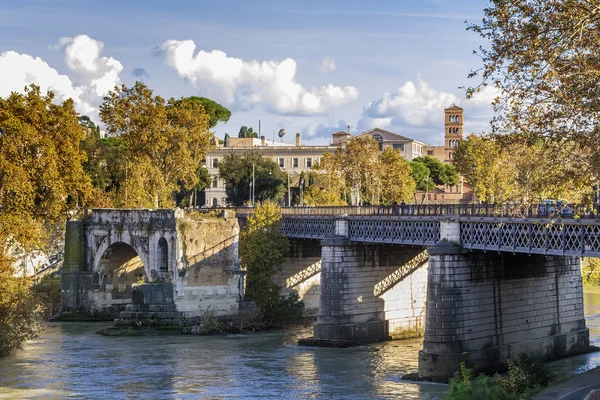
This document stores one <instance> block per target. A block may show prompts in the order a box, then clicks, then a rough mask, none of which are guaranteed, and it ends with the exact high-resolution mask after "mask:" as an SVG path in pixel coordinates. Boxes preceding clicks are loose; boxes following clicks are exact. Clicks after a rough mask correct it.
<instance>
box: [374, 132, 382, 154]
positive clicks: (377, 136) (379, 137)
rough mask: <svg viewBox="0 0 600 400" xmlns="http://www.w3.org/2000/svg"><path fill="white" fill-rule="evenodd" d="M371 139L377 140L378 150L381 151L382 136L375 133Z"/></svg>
mask: <svg viewBox="0 0 600 400" xmlns="http://www.w3.org/2000/svg"><path fill="white" fill-rule="evenodd" d="M373 139H375V140H377V142H378V143H379V151H383V137H382V136H381V135H378V134H375V135H373Z"/></svg>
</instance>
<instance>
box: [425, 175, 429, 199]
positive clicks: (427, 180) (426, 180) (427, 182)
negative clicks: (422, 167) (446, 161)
mask: <svg viewBox="0 0 600 400" xmlns="http://www.w3.org/2000/svg"><path fill="white" fill-rule="evenodd" d="M428 200H429V175H427V178H425V201H426V202H427V204H429V202H428Z"/></svg>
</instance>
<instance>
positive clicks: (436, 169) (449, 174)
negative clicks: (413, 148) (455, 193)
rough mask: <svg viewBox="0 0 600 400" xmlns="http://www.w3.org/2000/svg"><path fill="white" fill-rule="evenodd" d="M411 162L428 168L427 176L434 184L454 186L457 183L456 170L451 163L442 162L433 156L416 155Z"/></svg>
mask: <svg viewBox="0 0 600 400" xmlns="http://www.w3.org/2000/svg"><path fill="white" fill-rule="evenodd" d="M412 162H413V163H421V164H423V165H425V166H426V167H427V169H428V170H429V178H430V180H433V183H434V184H435V185H450V186H454V185H456V184H457V183H458V172H457V171H456V168H455V167H454V166H453V165H450V164H444V163H442V162H441V161H440V160H438V159H437V158H433V157H417V158H415V159H414V160H413V161H412Z"/></svg>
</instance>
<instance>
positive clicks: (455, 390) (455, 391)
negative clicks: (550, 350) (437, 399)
mask: <svg viewBox="0 0 600 400" xmlns="http://www.w3.org/2000/svg"><path fill="white" fill-rule="evenodd" d="M472 375H473V371H472V370H470V369H468V368H467V367H466V366H465V363H464V362H463V363H461V364H460V371H459V372H457V373H456V375H455V376H454V377H453V378H452V379H450V389H449V390H448V392H447V393H446V395H445V397H444V399H445V400H496V399H497V400H512V399H531V398H532V397H533V396H534V395H535V394H537V393H539V392H540V391H541V390H542V389H543V388H545V387H546V386H548V384H549V383H550V381H551V379H552V374H551V373H550V372H549V371H548V369H547V368H546V366H544V365H543V364H542V362H541V360H540V359H539V358H534V357H528V356H527V355H525V354H523V353H521V354H519V355H518V357H517V360H516V361H512V360H508V373H507V374H506V375H498V374H496V375H494V376H493V377H491V376H486V375H479V376H478V377H477V378H475V379H473V378H472Z"/></svg>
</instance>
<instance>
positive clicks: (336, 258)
mask: <svg viewBox="0 0 600 400" xmlns="http://www.w3.org/2000/svg"><path fill="white" fill-rule="evenodd" d="M321 245H322V251H321V288H320V289H321V294H320V302H319V312H318V316H317V323H316V324H315V327H314V340H315V341H316V343H313V344H319V345H328V343H331V344H333V342H338V341H344V342H347V343H348V344H362V343H373V342H380V341H384V340H388V339H390V338H392V337H410V336H419V335H421V334H422V333H423V330H424V317H425V307H424V306H425V294H426V290H425V285H426V275H427V265H426V253H423V252H424V249H423V248H421V247H413V246H404V247H403V246H394V245H384V244H365V243H355V242H351V241H350V240H349V239H348V238H347V237H344V236H337V237H331V238H327V239H324V240H322V242H321ZM413 260H418V261H413ZM418 277H421V279H419V278H418ZM396 288H397V289H398V290H397V291H396Z"/></svg>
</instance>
